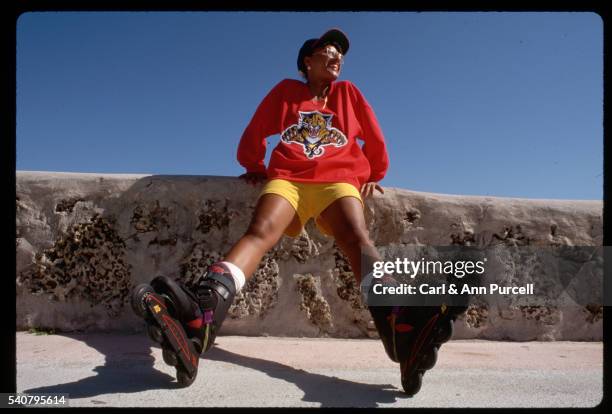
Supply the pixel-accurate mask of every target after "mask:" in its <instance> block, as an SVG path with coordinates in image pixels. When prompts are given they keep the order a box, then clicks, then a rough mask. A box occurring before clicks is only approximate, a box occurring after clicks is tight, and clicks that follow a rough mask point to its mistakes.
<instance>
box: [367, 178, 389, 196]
mask: <svg viewBox="0 0 612 414" xmlns="http://www.w3.org/2000/svg"><path fill="white" fill-rule="evenodd" d="M375 189H376V190H378V192H379V193H381V194H384V193H385V191H384V190H383V188H382V187H381V186H380V185H378V183H376V182H374V181H372V182H369V183H365V184H364V185H363V186H361V196H362V197H363V198H368V197H371V196H373V195H374V190H375Z"/></svg>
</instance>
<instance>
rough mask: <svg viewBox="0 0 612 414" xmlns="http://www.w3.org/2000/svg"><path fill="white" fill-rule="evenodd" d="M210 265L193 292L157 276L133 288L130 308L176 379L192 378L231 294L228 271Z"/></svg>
mask: <svg viewBox="0 0 612 414" xmlns="http://www.w3.org/2000/svg"><path fill="white" fill-rule="evenodd" d="M225 272H226V270H225V269H224V268H223V267H222V266H216V267H215V265H213V266H211V269H210V271H209V272H207V273H206V274H205V275H204V276H203V277H202V278H201V279H200V280H199V281H198V282H197V284H196V289H195V293H194V292H192V291H190V290H189V289H187V288H186V287H185V286H184V285H182V284H180V283H177V282H175V281H174V280H172V279H170V278H168V277H165V276H158V277H156V278H155V279H153V280H152V281H151V284H150V285H149V284H142V285H139V286H137V287H136V288H135V289H134V292H133V294H132V308H133V309H134V312H135V313H136V314H137V315H138V316H140V317H142V318H143V319H144V320H145V322H146V324H147V333H148V334H149V337H150V338H151V339H152V340H153V341H155V342H157V343H159V344H160V346H161V348H162V356H163V358H164V362H165V363H166V364H168V365H171V366H174V367H176V371H177V380H178V382H179V384H181V385H182V386H189V385H191V384H192V383H193V381H194V380H195V377H196V375H197V369H198V362H199V357H200V354H201V353H203V352H205V351H207V350H208V349H210V347H211V346H212V345H213V343H214V339H215V337H216V334H217V332H218V330H219V329H220V327H221V323H222V322H223V319H224V317H225V314H226V313H227V310H228V309H229V307H230V305H231V303H232V301H233V299H234V296H235V285H234V282H233V279H232V277H231V275H226V274H224V273H225Z"/></svg>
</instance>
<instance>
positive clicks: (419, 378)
mask: <svg viewBox="0 0 612 414" xmlns="http://www.w3.org/2000/svg"><path fill="white" fill-rule="evenodd" d="M422 384H423V372H422V371H420V370H419V371H417V372H415V373H414V374H413V375H412V376H410V377H409V378H407V379H404V378H402V388H404V392H405V393H406V394H408V396H409V397H412V396H413V395H415V394H416V393H417V392H419V390H420V389H421V385H422Z"/></svg>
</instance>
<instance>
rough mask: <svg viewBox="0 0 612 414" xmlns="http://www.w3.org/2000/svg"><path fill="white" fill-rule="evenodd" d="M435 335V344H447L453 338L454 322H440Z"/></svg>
mask: <svg viewBox="0 0 612 414" xmlns="http://www.w3.org/2000/svg"><path fill="white" fill-rule="evenodd" d="M435 335H436V336H435V338H434V342H435V343H437V344H443V343H444V342H447V341H448V340H449V339H451V337H452V336H453V322H452V321H451V320H445V321H442V322H440V324H439V325H438V327H437V329H436V334H435Z"/></svg>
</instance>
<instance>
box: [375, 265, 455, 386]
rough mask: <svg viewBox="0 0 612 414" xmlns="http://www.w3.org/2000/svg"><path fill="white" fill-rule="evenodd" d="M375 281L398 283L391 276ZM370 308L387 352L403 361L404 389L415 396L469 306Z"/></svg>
mask: <svg viewBox="0 0 612 414" xmlns="http://www.w3.org/2000/svg"><path fill="white" fill-rule="evenodd" d="M375 283H380V284H383V285H385V286H398V283H397V281H395V280H394V279H393V278H392V277H388V276H384V277H383V278H381V279H379V280H378V281H376V282H375ZM370 292H371V290H370ZM368 309H369V311H370V314H371V315H372V318H373V319H374V324H375V325H376V329H377V331H378V334H379V336H380V339H381V340H382V343H383V346H384V348H385V352H386V353H387V356H388V357H389V358H390V359H391V360H392V361H394V362H398V363H399V364H400V370H401V379H402V387H403V388H404V391H405V392H406V394H408V395H409V396H413V395H415V394H416V393H417V392H418V391H419V390H420V388H421V383H422V379H423V374H424V373H425V371H426V370H429V369H431V368H433V367H434V365H435V364H436V361H437V358H438V350H439V349H440V346H442V344H443V343H444V342H447V341H448V340H449V339H450V338H451V336H452V334H453V323H454V321H455V319H456V318H457V317H458V316H459V315H460V314H461V313H463V312H465V310H467V304H464V303H463V304H461V305H454V306H447V305H446V304H442V305H440V306H368Z"/></svg>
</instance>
